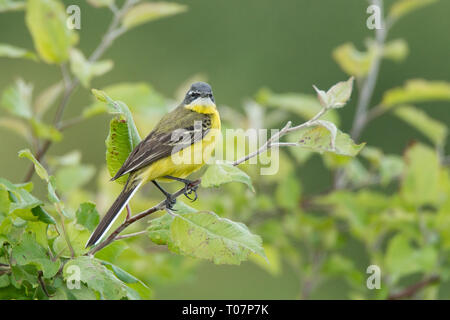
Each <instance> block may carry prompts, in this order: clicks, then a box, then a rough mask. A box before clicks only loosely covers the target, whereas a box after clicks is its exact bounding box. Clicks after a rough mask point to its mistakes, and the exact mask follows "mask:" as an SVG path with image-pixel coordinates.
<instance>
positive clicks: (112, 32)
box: [23, 0, 140, 182]
mask: <svg viewBox="0 0 450 320" xmlns="http://www.w3.org/2000/svg"><path fill="white" fill-rule="evenodd" d="M139 1H140V0H126V2H125V3H124V5H123V7H122V8H121V9H120V10H113V8H112V9H111V10H112V11H113V13H114V18H113V20H112V21H111V24H110V25H109V27H108V30H107V31H106V33H105V35H104V36H103V38H102V41H101V42H100V44H99V45H98V46H97V48H96V49H95V50H94V52H93V53H92V54H91V56H90V57H89V59H88V60H89V62H91V63H92V62H95V61H97V60H98V59H99V58H100V57H101V56H102V55H103V54H104V53H105V51H106V50H107V49H108V48H109V47H110V46H111V45H112V43H113V42H114V40H115V39H117V38H118V37H119V36H120V35H122V34H123V33H124V32H125V31H126V30H125V29H124V28H123V27H120V26H119V25H120V20H121V19H122V17H123V16H124V15H125V13H127V11H128V10H129V9H130V8H131V7H132V6H133V5H134V4H136V3H137V2H139ZM116 9H117V8H116ZM61 70H62V78H63V81H64V95H63V97H62V99H61V103H60V104H59V106H58V108H57V110H56V113H55V117H54V119H53V125H54V126H55V127H56V129H58V130H60V131H62V130H63V129H65V128H66V127H67V126H65V125H63V122H62V121H61V120H62V117H63V114H64V111H65V110H66V107H67V105H68V102H69V100H70V97H71V96H72V94H73V92H74V91H75V89H76V88H77V87H78V86H79V84H80V81H79V80H78V79H77V78H74V79H71V78H70V75H69V73H68V70H67V69H66V66H65V65H62V66H61ZM51 144H52V141H51V140H46V141H45V142H44V144H43V145H42V147H41V148H39V149H38V150H37V152H36V159H37V160H38V161H40V160H41V159H42V158H43V157H44V155H45V154H46V153H47V151H48V149H49V148H50V146H51ZM33 175H34V165H33V164H31V165H30V168H29V169H28V171H27V174H26V175H25V178H24V180H23V181H24V182H28V181H30V180H31V178H32V177H33Z"/></svg>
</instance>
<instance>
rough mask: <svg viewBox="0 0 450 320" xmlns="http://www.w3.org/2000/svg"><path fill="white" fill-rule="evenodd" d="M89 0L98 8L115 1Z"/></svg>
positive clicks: (88, 0)
mask: <svg viewBox="0 0 450 320" xmlns="http://www.w3.org/2000/svg"><path fill="white" fill-rule="evenodd" d="M87 2H88V3H89V4H90V5H91V6H94V7H96V8H100V7H107V6H109V5H111V4H113V3H114V0H87Z"/></svg>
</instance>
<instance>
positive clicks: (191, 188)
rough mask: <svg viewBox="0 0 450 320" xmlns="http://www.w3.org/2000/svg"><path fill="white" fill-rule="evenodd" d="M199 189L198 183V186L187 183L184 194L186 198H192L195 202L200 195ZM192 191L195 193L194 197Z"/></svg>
mask: <svg viewBox="0 0 450 320" xmlns="http://www.w3.org/2000/svg"><path fill="white" fill-rule="evenodd" d="M197 189H198V185H196V186H193V185H192V184H190V183H186V184H185V185H184V193H183V194H184V196H185V197H186V198H188V199H189V200H191V201H192V202H194V201H195V200H197V199H198V195H197ZM192 193H194V195H195V196H194V199H192V198H191V197H190V196H189V195H190V194H192Z"/></svg>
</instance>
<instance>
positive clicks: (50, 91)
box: [34, 82, 64, 119]
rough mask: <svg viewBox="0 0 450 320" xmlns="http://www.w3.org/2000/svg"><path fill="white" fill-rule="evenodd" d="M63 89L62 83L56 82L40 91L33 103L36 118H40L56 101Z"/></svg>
mask: <svg viewBox="0 0 450 320" xmlns="http://www.w3.org/2000/svg"><path fill="white" fill-rule="evenodd" d="M63 90H64V85H63V84H62V83H61V82H57V83H55V84H53V85H51V86H50V87H48V88H47V89H45V90H44V91H42V93H41V94H40V95H39V96H38V97H37V98H36V101H35V103H34V110H35V113H36V117H37V118H38V119H40V118H42V116H43V115H44V114H45V112H46V111H47V110H48V109H49V108H50V107H51V106H52V105H53V104H54V103H55V102H56V100H57V99H58V97H59V96H60V95H61V93H62V92H63Z"/></svg>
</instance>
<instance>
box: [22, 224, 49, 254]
mask: <svg viewBox="0 0 450 320" xmlns="http://www.w3.org/2000/svg"><path fill="white" fill-rule="evenodd" d="M25 230H26V232H30V233H32V234H34V235H35V237H36V242H37V243H39V244H40V245H41V246H42V247H43V248H45V249H47V248H49V245H48V233H47V231H48V224H47V223H46V222H41V221H27V225H26V227H25Z"/></svg>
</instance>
